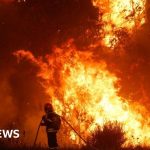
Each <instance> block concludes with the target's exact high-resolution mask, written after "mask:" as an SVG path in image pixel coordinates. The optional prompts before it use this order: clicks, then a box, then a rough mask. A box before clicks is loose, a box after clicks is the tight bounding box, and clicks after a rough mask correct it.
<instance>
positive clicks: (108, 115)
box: [14, 0, 150, 146]
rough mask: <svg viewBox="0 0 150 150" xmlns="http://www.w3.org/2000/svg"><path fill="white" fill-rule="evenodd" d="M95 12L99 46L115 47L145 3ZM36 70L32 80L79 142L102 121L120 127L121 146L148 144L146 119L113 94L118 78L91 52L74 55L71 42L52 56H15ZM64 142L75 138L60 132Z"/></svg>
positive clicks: (98, 2) (100, 0)
mask: <svg viewBox="0 0 150 150" xmlns="http://www.w3.org/2000/svg"><path fill="white" fill-rule="evenodd" d="M92 2H93V5H94V6H95V7H98V8H99V22H102V24H101V25H102V27H101V28H100V29H99V33H100V35H102V40H101V41H100V42H101V43H102V44H103V45H104V46H106V47H108V48H109V49H114V48H115V47H116V46H117V45H118V44H119V42H120V37H119V36H120V35H119V34H118V33H119V32H120V33H121V32H123V31H125V32H127V33H128V34H129V35H130V34H132V33H133V32H134V31H135V30H136V29H139V28H140V27H141V26H142V25H143V24H144V23H145V4H146V0H92ZM14 54H15V55H16V56H17V58H18V59H19V60H20V59H22V58H26V59H27V60H29V61H31V63H33V64H34V65H36V66H38V67H39V72H38V74H37V76H38V77H39V78H40V82H41V84H42V86H43V87H44V88H45V91H46V93H47V94H48V95H49V97H50V101H51V102H52V103H53V105H54V107H55V110H56V112H57V113H59V114H60V115H62V116H63V117H65V118H66V120H67V121H69V122H70V123H71V124H72V125H73V126H74V128H75V129H76V130H77V132H78V133H80V134H81V135H82V136H83V137H85V138H86V137H87V136H89V135H91V132H93V131H94V130H95V129H96V127H97V126H100V127H103V125H104V124H105V123H106V122H107V121H112V122H114V121H118V122H120V123H122V124H123V129H124V131H125V136H126V138H127V141H126V143H125V145H130V144H131V145H138V144H140V145H147V146H148V145H149V146H150V143H149V140H150V133H149V131H150V126H149V124H150V119H149V117H147V119H145V118H144V117H145V116H148V115H147V114H148V113H147V110H146V108H144V106H142V105H141V104H138V103H133V102H132V100H126V99H124V98H123V97H121V96H119V95H118V92H119V85H118V83H119V82H118V81H119V79H118V78H117V76H116V75H115V74H113V73H111V72H110V71H109V70H108V69H107V64H106V62H105V61H102V60H97V59H95V58H94V55H93V53H92V51H91V50H89V51H84V52H81V51H78V50H77V48H76V47H75V46H74V45H73V44H72V42H69V43H66V44H65V45H64V46H62V47H61V48H58V47H56V48H55V49H54V50H53V53H52V54H48V55H46V56H45V57H44V58H43V57H38V58H36V57H35V56H34V55H33V54H32V53H31V52H29V51H24V50H20V51H18V52H15V53H14ZM64 130H65V133H66V135H68V137H69V139H70V140H71V141H73V142H75V143H77V144H79V143H80V140H79V138H78V137H77V136H76V134H75V133H74V132H72V131H71V130H69V129H68V128H64Z"/></svg>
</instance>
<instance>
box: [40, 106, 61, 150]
mask: <svg viewBox="0 0 150 150" xmlns="http://www.w3.org/2000/svg"><path fill="white" fill-rule="evenodd" d="M44 110H45V115H44V116H43V117H42V120H41V126H46V133H47V138H48V146H49V149H53V150H56V149H58V143H57V132H58V130H59V129H60V125H61V119H60V116H59V115H58V114H56V113H55V112H54V110H53V106H52V104H50V103H46V104H45V105H44Z"/></svg>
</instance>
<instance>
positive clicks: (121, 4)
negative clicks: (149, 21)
mask: <svg viewBox="0 0 150 150" xmlns="http://www.w3.org/2000/svg"><path fill="white" fill-rule="evenodd" d="M92 2H93V5H94V6H96V7H98V8H99V12H100V13H99V14H100V15H99V21H100V22H102V24H103V26H102V28H101V29H100V31H99V32H100V34H101V35H102V37H103V40H102V44H103V45H104V46H106V47H109V48H114V47H115V46H116V45H117V44H118V43H119V36H120V34H119V33H120V32H122V31H126V32H127V33H128V34H131V33H133V31H134V30H136V29H139V28H140V27H141V26H142V25H143V24H144V23H145V5H146V0H92Z"/></svg>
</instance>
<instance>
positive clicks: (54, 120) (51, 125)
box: [41, 112, 61, 132]
mask: <svg viewBox="0 0 150 150" xmlns="http://www.w3.org/2000/svg"><path fill="white" fill-rule="evenodd" d="M41 125H42V126H46V131H47V132H57V131H58V130H59V128H60V125H61V119H60V116H59V115H58V114H56V113H55V112H49V113H47V114H46V115H44V116H43V117H42V121H41Z"/></svg>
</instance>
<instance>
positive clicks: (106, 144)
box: [88, 122, 126, 150]
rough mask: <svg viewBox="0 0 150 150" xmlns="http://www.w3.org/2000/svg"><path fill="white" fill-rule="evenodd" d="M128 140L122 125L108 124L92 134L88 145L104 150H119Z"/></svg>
mask: <svg viewBox="0 0 150 150" xmlns="http://www.w3.org/2000/svg"><path fill="white" fill-rule="evenodd" d="M125 141H126V138H125V136H124V131H123V129H122V125H121V124H119V123H117V122H115V123H111V122H108V123H106V124H105V125H104V127H103V128H100V127H98V128H97V130H95V132H94V133H93V134H92V137H91V138H90V139H89V141H88V143H89V145H90V146H92V147H95V148H97V149H102V150H108V149H109V150H110V149H112V150H119V149H121V147H122V145H123V144H124V143H125Z"/></svg>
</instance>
